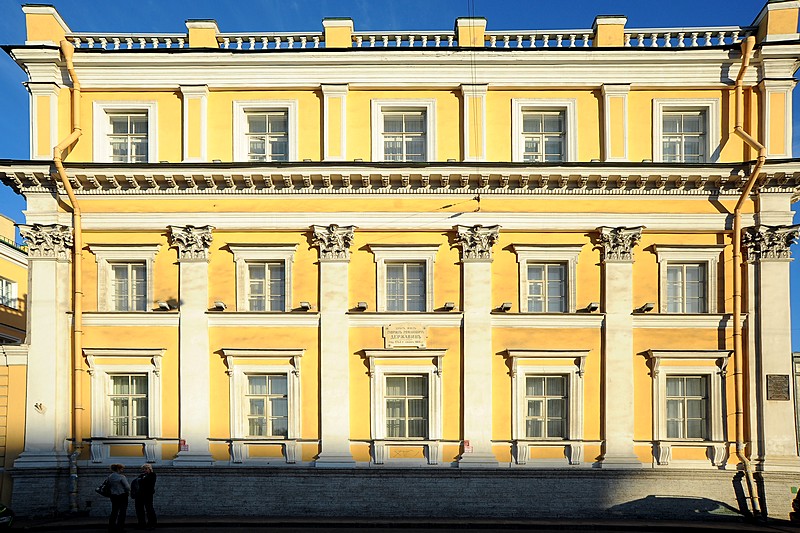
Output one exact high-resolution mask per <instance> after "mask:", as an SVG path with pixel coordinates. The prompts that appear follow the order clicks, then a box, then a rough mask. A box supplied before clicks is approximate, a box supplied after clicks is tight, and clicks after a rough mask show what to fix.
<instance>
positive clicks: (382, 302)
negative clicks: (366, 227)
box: [369, 244, 441, 313]
mask: <svg viewBox="0 0 800 533" xmlns="http://www.w3.org/2000/svg"><path fill="white" fill-rule="evenodd" d="M440 246H441V245H439V244H370V245H369V249H370V251H372V253H373V255H374V258H375V264H376V267H377V286H376V290H377V292H376V295H377V300H378V301H377V308H378V312H379V313H387V312H390V311H387V310H386V307H387V306H386V263H424V264H425V312H426V313H430V312H432V311H433V302H434V299H433V267H434V263H435V262H436V254H437V252H438V251H439V247H440ZM391 312H395V311H391Z"/></svg>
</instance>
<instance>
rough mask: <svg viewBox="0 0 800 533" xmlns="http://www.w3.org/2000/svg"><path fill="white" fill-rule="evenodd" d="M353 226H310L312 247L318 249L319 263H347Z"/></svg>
mask: <svg viewBox="0 0 800 533" xmlns="http://www.w3.org/2000/svg"><path fill="white" fill-rule="evenodd" d="M355 229H356V227H355V226H339V225H337V224H331V225H329V226H311V231H313V235H312V237H311V239H312V243H313V244H314V246H317V247H319V258H320V260H321V261H349V260H350V245H351V244H352V243H353V232H354V231H355Z"/></svg>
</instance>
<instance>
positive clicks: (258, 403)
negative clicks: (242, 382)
mask: <svg viewBox="0 0 800 533" xmlns="http://www.w3.org/2000/svg"><path fill="white" fill-rule="evenodd" d="M250 414H251V415H257V416H264V415H266V414H267V410H266V405H265V403H264V398H250Z"/></svg>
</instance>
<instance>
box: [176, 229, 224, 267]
mask: <svg viewBox="0 0 800 533" xmlns="http://www.w3.org/2000/svg"><path fill="white" fill-rule="evenodd" d="M168 229H169V243H170V245H171V246H172V247H174V248H177V249H178V260H179V261H208V249H209V247H210V246H211V239H212V236H211V231H212V230H213V229H214V228H213V227H212V226H200V227H196V226H169V228H168Z"/></svg>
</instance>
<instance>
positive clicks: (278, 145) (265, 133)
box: [245, 110, 289, 161]
mask: <svg viewBox="0 0 800 533" xmlns="http://www.w3.org/2000/svg"><path fill="white" fill-rule="evenodd" d="M246 117H247V133H246V134H245V135H246V137H247V160H248V161H288V160H289V117H288V112H287V111H286V110H282V111H281V110H277V111H249V112H247V113H246Z"/></svg>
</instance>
